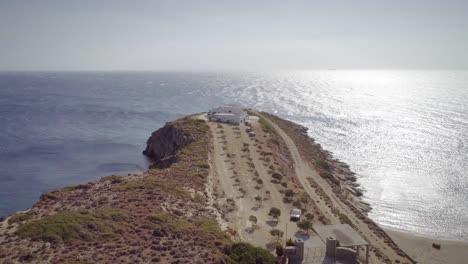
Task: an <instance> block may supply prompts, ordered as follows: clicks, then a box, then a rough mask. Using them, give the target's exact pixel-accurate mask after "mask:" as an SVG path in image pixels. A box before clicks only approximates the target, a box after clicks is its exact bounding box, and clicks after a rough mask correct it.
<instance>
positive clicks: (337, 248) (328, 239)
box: [314, 224, 369, 264]
mask: <svg viewBox="0 0 468 264" xmlns="http://www.w3.org/2000/svg"><path fill="white" fill-rule="evenodd" d="M314 230H315V232H316V233H317V235H318V236H319V237H320V239H322V241H323V242H324V243H325V244H326V250H327V251H326V255H327V257H329V258H332V259H336V260H341V262H342V263H350V264H353V263H357V256H359V248H360V247H361V246H363V247H365V248H366V253H365V256H366V257H365V263H369V243H367V241H366V240H365V239H364V238H362V237H361V236H360V235H359V234H358V232H356V231H355V230H354V229H353V228H352V227H351V226H349V225H347V224H340V225H324V226H314Z"/></svg>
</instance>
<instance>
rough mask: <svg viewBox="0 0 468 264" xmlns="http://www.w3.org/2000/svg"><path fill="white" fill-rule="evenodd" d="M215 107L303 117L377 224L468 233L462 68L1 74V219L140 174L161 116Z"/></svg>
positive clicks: (467, 98)
mask: <svg viewBox="0 0 468 264" xmlns="http://www.w3.org/2000/svg"><path fill="white" fill-rule="evenodd" d="M224 103H237V104H241V105H243V106H245V107H253V108H257V109H260V110H266V111H269V112H273V113H275V114H277V115H279V116H281V117H284V118H287V119H290V120H292V121H296V122H298V123H301V124H303V125H305V126H307V127H309V129H310V135H311V136H313V137H314V138H316V139H317V141H318V142H319V143H321V144H322V145H323V146H324V147H325V148H326V149H328V150H330V151H332V152H333V153H334V154H335V156H336V157H338V158H340V159H342V160H344V161H345V162H347V163H349V164H350V165H351V167H352V169H353V170H354V171H355V172H357V174H358V175H359V181H360V183H361V184H362V186H363V187H364V188H365V189H366V190H367V191H366V193H365V199H366V200H367V201H368V202H370V203H371V204H372V206H373V208H374V209H373V211H372V213H371V217H372V218H373V219H375V220H376V221H377V222H379V223H380V224H382V225H384V226H388V227H393V228H398V229H403V230H407V231H413V232H416V233H419V234H423V235H429V236H434V237H442V238H451V239H462V240H468V72H464V71H309V72H307V71H302V72H281V73H157V72H107V73H100V72H83V73H52V72H49V73H44V72H35V73H0V215H7V214H11V213H13V212H15V211H17V210H22V209H26V208H28V207H30V206H31V205H32V204H33V203H34V202H35V201H36V200H37V199H38V197H39V196H40V194H41V193H42V192H45V191H49V190H52V189H55V188H58V187H62V186H66V185H72V184H77V183H81V182H86V181H91V180H95V179H97V178H100V177H101V176H106V175H110V174H124V173H128V172H134V171H141V170H144V169H145V168H146V167H147V165H148V162H147V160H146V159H145V158H144V157H143V156H142V154H141V151H142V150H143V148H144V146H145V142H146V139H147V138H148V136H149V135H150V134H151V132H153V131H154V130H156V129H157V128H159V127H161V126H162V125H163V124H164V123H165V122H167V121H170V120H173V119H175V118H178V117H181V116H184V115H187V114H191V113H195V112H201V111H206V110H207V109H208V108H210V107H213V106H217V105H221V104H224Z"/></svg>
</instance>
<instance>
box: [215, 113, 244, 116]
mask: <svg viewBox="0 0 468 264" xmlns="http://www.w3.org/2000/svg"><path fill="white" fill-rule="evenodd" d="M213 115H215V116H238V114H235V113H214V114H213Z"/></svg>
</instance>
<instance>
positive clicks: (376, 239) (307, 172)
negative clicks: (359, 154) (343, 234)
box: [257, 113, 411, 264]
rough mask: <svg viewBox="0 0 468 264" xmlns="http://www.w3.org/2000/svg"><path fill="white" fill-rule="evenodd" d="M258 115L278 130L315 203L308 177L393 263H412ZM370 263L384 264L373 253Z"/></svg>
mask: <svg viewBox="0 0 468 264" xmlns="http://www.w3.org/2000/svg"><path fill="white" fill-rule="evenodd" d="M257 114H258V115H260V116H262V117H263V118H265V120H267V121H268V122H269V123H270V125H271V126H273V128H274V129H275V130H276V132H277V133H278V135H279V136H280V137H281V138H282V139H283V141H284V142H285V143H286V146H287V147H288V149H289V151H290V153H291V157H292V159H293V162H294V169H295V173H296V175H297V178H298V180H299V182H300V183H301V185H302V187H303V188H304V190H305V191H306V192H307V193H308V194H309V195H310V197H311V198H312V199H313V200H314V201H316V202H317V201H320V198H319V196H318V194H317V193H316V192H315V189H314V188H312V187H311V185H310V183H309V182H308V180H307V178H308V177H311V178H312V179H313V180H314V181H315V182H316V183H317V184H318V186H319V188H321V189H322V190H323V191H324V192H325V194H326V195H327V196H328V197H330V199H331V201H332V204H333V206H334V207H335V208H337V209H338V210H339V212H340V213H343V214H345V215H347V216H348V217H349V219H350V220H351V221H352V222H353V223H354V224H355V226H356V227H357V229H358V230H359V231H360V233H361V235H362V236H363V237H364V238H365V239H366V240H367V241H368V242H369V243H370V244H371V245H372V246H373V247H376V248H378V249H380V250H381V251H382V252H383V253H384V254H385V255H386V256H388V257H389V258H390V259H392V260H393V261H396V260H398V261H399V262H397V263H411V261H410V260H409V259H407V258H406V257H404V256H399V255H398V254H397V253H396V252H395V251H394V250H393V249H391V248H390V247H389V246H387V245H386V244H385V241H384V239H382V238H381V237H380V236H378V235H377V234H375V233H374V232H373V231H372V230H371V229H370V228H369V226H368V225H367V224H366V223H364V222H363V221H362V220H360V219H358V218H357V217H356V216H355V214H354V212H353V211H352V210H351V209H350V208H349V207H348V206H347V205H346V204H344V203H343V202H342V201H341V200H340V199H339V198H338V197H337V196H336V194H335V193H334V191H333V189H332V188H331V186H330V185H329V184H328V182H327V181H326V180H324V179H323V178H322V177H320V176H319V175H318V173H317V171H316V170H315V169H313V168H311V167H310V166H309V165H308V163H307V162H306V161H304V160H303V159H302V157H301V154H300V153H299V150H298V149H297V147H296V145H295V144H294V142H293V140H292V139H291V138H290V137H289V136H288V135H287V134H286V133H285V132H284V131H283V130H282V129H281V128H279V127H278V126H277V125H276V124H275V123H274V122H273V121H271V120H270V119H268V118H267V117H266V116H264V115H261V114H260V113H257ZM318 205H319V208H320V209H321V210H322V212H324V213H325V215H326V216H327V217H329V218H330V219H331V220H332V223H333V224H337V223H339V219H338V218H337V217H336V216H335V215H334V214H333V213H332V211H331V208H329V207H328V206H325V204H324V203H318ZM369 263H376V264H380V263H382V261H381V260H379V259H378V258H377V256H376V255H375V254H374V253H373V252H371V254H370V259H369Z"/></svg>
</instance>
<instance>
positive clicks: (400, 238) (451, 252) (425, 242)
mask: <svg viewBox="0 0 468 264" xmlns="http://www.w3.org/2000/svg"><path fill="white" fill-rule="evenodd" d="M270 117H274V118H278V117H276V116H274V115H270ZM280 119H282V118H280ZM282 120H284V121H288V123H289V125H291V126H297V127H298V130H300V133H301V134H302V135H303V136H304V137H306V138H307V139H308V143H309V144H310V145H311V146H312V147H313V148H314V152H315V154H318V155H319V156H321V157H322V158H323V159H324V160H326V161H327V162H328V163H329V164H330V166H331V167H332V168H333V172H334V173H333V174H332V175H329V178H328V180H330V182H334V183H336V185H337V186H340V188H343V186H344V187H345V188H346V189H347V190H348V191H349V192H350V193H351V194H352V195H351V197H349V196H348V197H347V199H350V198H351V199H350V200H352V203H351V204H352V205H353V206H354V207H355V208H357V209H359V211H360V213H361V214H363V215H365V216H366V217H369V216H368V214H367V213H368V212H369V211H371V210H372V205H371V204H368V203H367V202H365V201H364V200H363V199H362V193H363V191H364V190H363V189H362V188H361V187H360V184H359V182H358V177H357V175H356V173H355V172H353V171H352V170H351V168H350V166H349V165H348V164H347V163H346V162H344V161H342V160H339V159H336V158H335V157H334V156H333V153H332V152H331V151H328V150H326V149H324V148H323V147H322V146H321V145H320V143H318V142H317V141H316V140H315V139H314V138H313V137H312V136H311V135H309V134H308V128H307V127H304V126H303V125H300V124H298V123H295V122H293V121H289V120H285V119H282ZM311 163H314V161H311ZM319 166H320V165H318V166H317V167H319ZM330 176H333V177H330ZM340 198H342V197H340ZM345 199H346V198H345ZM369 219H370V218H369ZM370 221H371V222H372V223H373V224H374V225H375V226H376V227H378V228H379V229H380V230H381V231H382V235H384V236H387V237H388V238H390V239H391V240H392V241H393V242H394V243H395V244H396V245H397V246H398V247H400V248H401V249H402V250H403V251H404V252H405V253H406V254H407V255H408V256H409V257H410V258H412V259H413V260H415V261H416V262H417V263H427V264H435V263H455V264H456V263H460V264H461V263H466V259H468V241H463V240H453V239H452V240H451V239H436V238H433V237H429V236H424V235H422V234H418V233H414V232H411V231H408V230H396V229H392V228H388V227H384V226H381V225H380V224H379V223H377V222H375V221H374V220H373V219H370ZM433 244H435V245H436V246H437V245H440V249H436V248H434V247H433Z"/></svg>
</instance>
